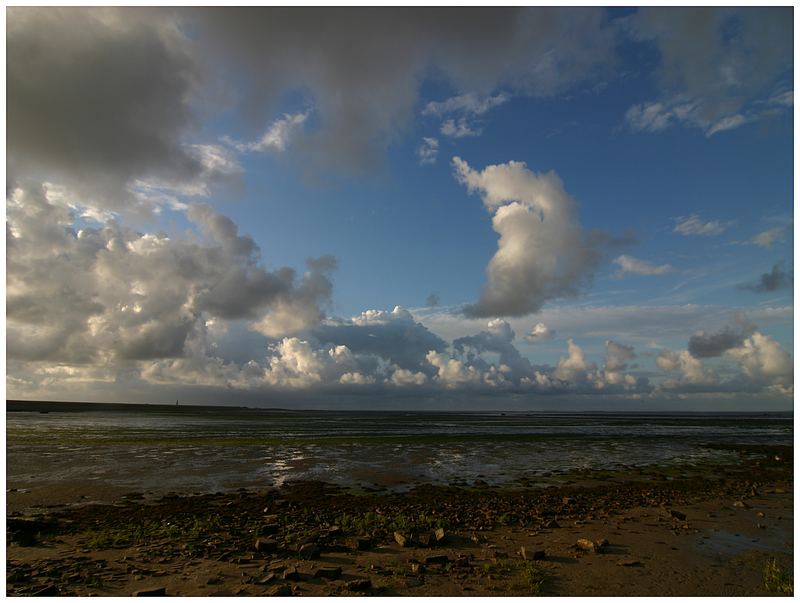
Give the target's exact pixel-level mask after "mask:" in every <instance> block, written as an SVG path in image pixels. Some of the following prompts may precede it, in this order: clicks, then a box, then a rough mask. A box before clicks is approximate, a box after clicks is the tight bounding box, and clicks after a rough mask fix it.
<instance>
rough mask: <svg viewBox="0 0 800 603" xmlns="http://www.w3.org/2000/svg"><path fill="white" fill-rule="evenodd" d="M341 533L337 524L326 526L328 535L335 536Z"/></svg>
mask: <svg viewBox="0 0 800 603" xmlns="http://www.w3.org/2000/svg"><path fill="white" fill-rule="evenodd" d="M341 535H342V528H340V527H339V526H331V527H329V528H328V536H331V537H333V538H335V537H336V536H341Z"/></svg>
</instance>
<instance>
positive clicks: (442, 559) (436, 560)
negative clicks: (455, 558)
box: [425, 555, 450, 565]
mask: <svg viewBox="0 0 800 603" xmlns="http://www.w3.org/2000/svg"><path fill="white" fill-rule="evenodd" d="M425 563H426V565H445V564H446V563H450V558H449V557H448V556H447V555H430V556H428V557H425Z"/></svg>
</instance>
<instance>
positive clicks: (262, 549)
mask: <svg viewBox="0 0 800 603" xmlns="http://www.w3.org/2000/svg"><path fill="white" fill-rule="evenodd" d="M253 548H255V550H256V551H258V552H259V553H274V552H275V551H277V550H278V541H277V540H274V539H272V538H256V542H255V544H254V545H253Z"/></svg>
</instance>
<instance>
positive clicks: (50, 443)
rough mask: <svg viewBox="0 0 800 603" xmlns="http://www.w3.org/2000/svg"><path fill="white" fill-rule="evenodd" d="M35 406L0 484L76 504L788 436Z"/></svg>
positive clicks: (729, 423)
mask: <svg viewBox="0 0 800 603" xmlns="http://www.w3.org/2000/svg"><path fill="white" fill-rule="evenodd" d="M9 404H10V403H9ZM26 408H30V409H31V410H25V409H26ZM36 408H37V407H36V406H26V405H25V403H18V404H16V405H15V406H14V409H13V410H12V409H11V407H10V406H9V407H8V411H7V413H6V488H7V494H8V493H9V492H13V493H14V494H15V496H16V497H17V498H18V497H19V495H20V494H23V495H24V494H25V493H29V492H36V491H39V492H40V493H41V492H42V491H47V489H48V488H49V489H51V490H52V491H58V490H59V489H60V491H61V492H65V491H66V492H71V491H74V492H76V493H77V492H78V491H80V492H88V493H90V494H89V495H86V494H84V495H81V498H84V499H86V498H96V497H98V496H99V497H101V498H102V496H101V495H100V493H102V492H113V493H117V494H118V493H121V492H136V493H144V494H147V495H148V496H156V495H164V494H168V493H178V494H188V493H213V492H224V491H228V490H234V489H238V488H247V489H262V488H269V487H274V486H281V485H282V484H284V483H286V482H287V481H292V480H321V481H325V482H329V483H332V484H337V485H339V486H343V487H346V488H353V489H366V490H370V489H385V490H393V491H403V490H405V489H409V488H413V487H415V486H417V485H420V484H425V483H430V484H442V485H462V486H468V485H473V484H475V483H478V484H489V485H499V486H508V487H514V486H516V485H520V484H524V485H526V486H528V487H530V486H531V485H536V484H541V485H546V484H547V483H549V482H550V481H552V480H553V479H554V478H557V477H558V476H559V475H566V474H570V475H572V474H575V473H576V472H597V471H609V470H618V469H636V468H646V467H652V466H660V467H670V466H682V467H687V466H688V467H692V466H695V465H696V466H700V465H704V464H705V465H707V464H708V463H721V464H726V463H736V462H737V459H738V458H739V457H738V453H737V452H736V451H735V450H733V449H731V448H730V445H731V444H733V445H741V444H751V445H759V444H785V445H791V444H792V442H793V416H792V413H557V412H508V413H497V412H469V413H466V412H465V413H456V412H364V411H351V412H339V411H336V412H334V411H288V410H258V409H245V408H224V407H201V406H195V407H164V406H155V405H153V406H149V405H136V406H135V407H134V406H130V407H127V406H125V405H113V406H112V405H102V406H96V407H95V406H91V405H73V406H72V407H70V410H68V411H60V410H54V408H59V407H58V405H55V406H54V405H52V404H51V405H48V406H40V407H38V408H40V409H41V408H47V409H48V410H36ZM75 408H77V409H78V410H75Z"/></svg>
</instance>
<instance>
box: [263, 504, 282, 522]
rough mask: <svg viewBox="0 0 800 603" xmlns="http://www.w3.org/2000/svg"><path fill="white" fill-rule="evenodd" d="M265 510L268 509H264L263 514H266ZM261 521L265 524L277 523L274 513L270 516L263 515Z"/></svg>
mask: <svg viewBox="0 0 800 603" xmlns="http://www.w3.org/2000/svg"><path fill="white" fill-rule="evenodd" d="M267 510H269V507H267V508H266V509H264V513H266V512H267ZM262 519H263V520H264V522H265V523H278V516H277V515H275V514H274V513H273V514H272V515H264V517H263V518H262Z"/></svg>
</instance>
